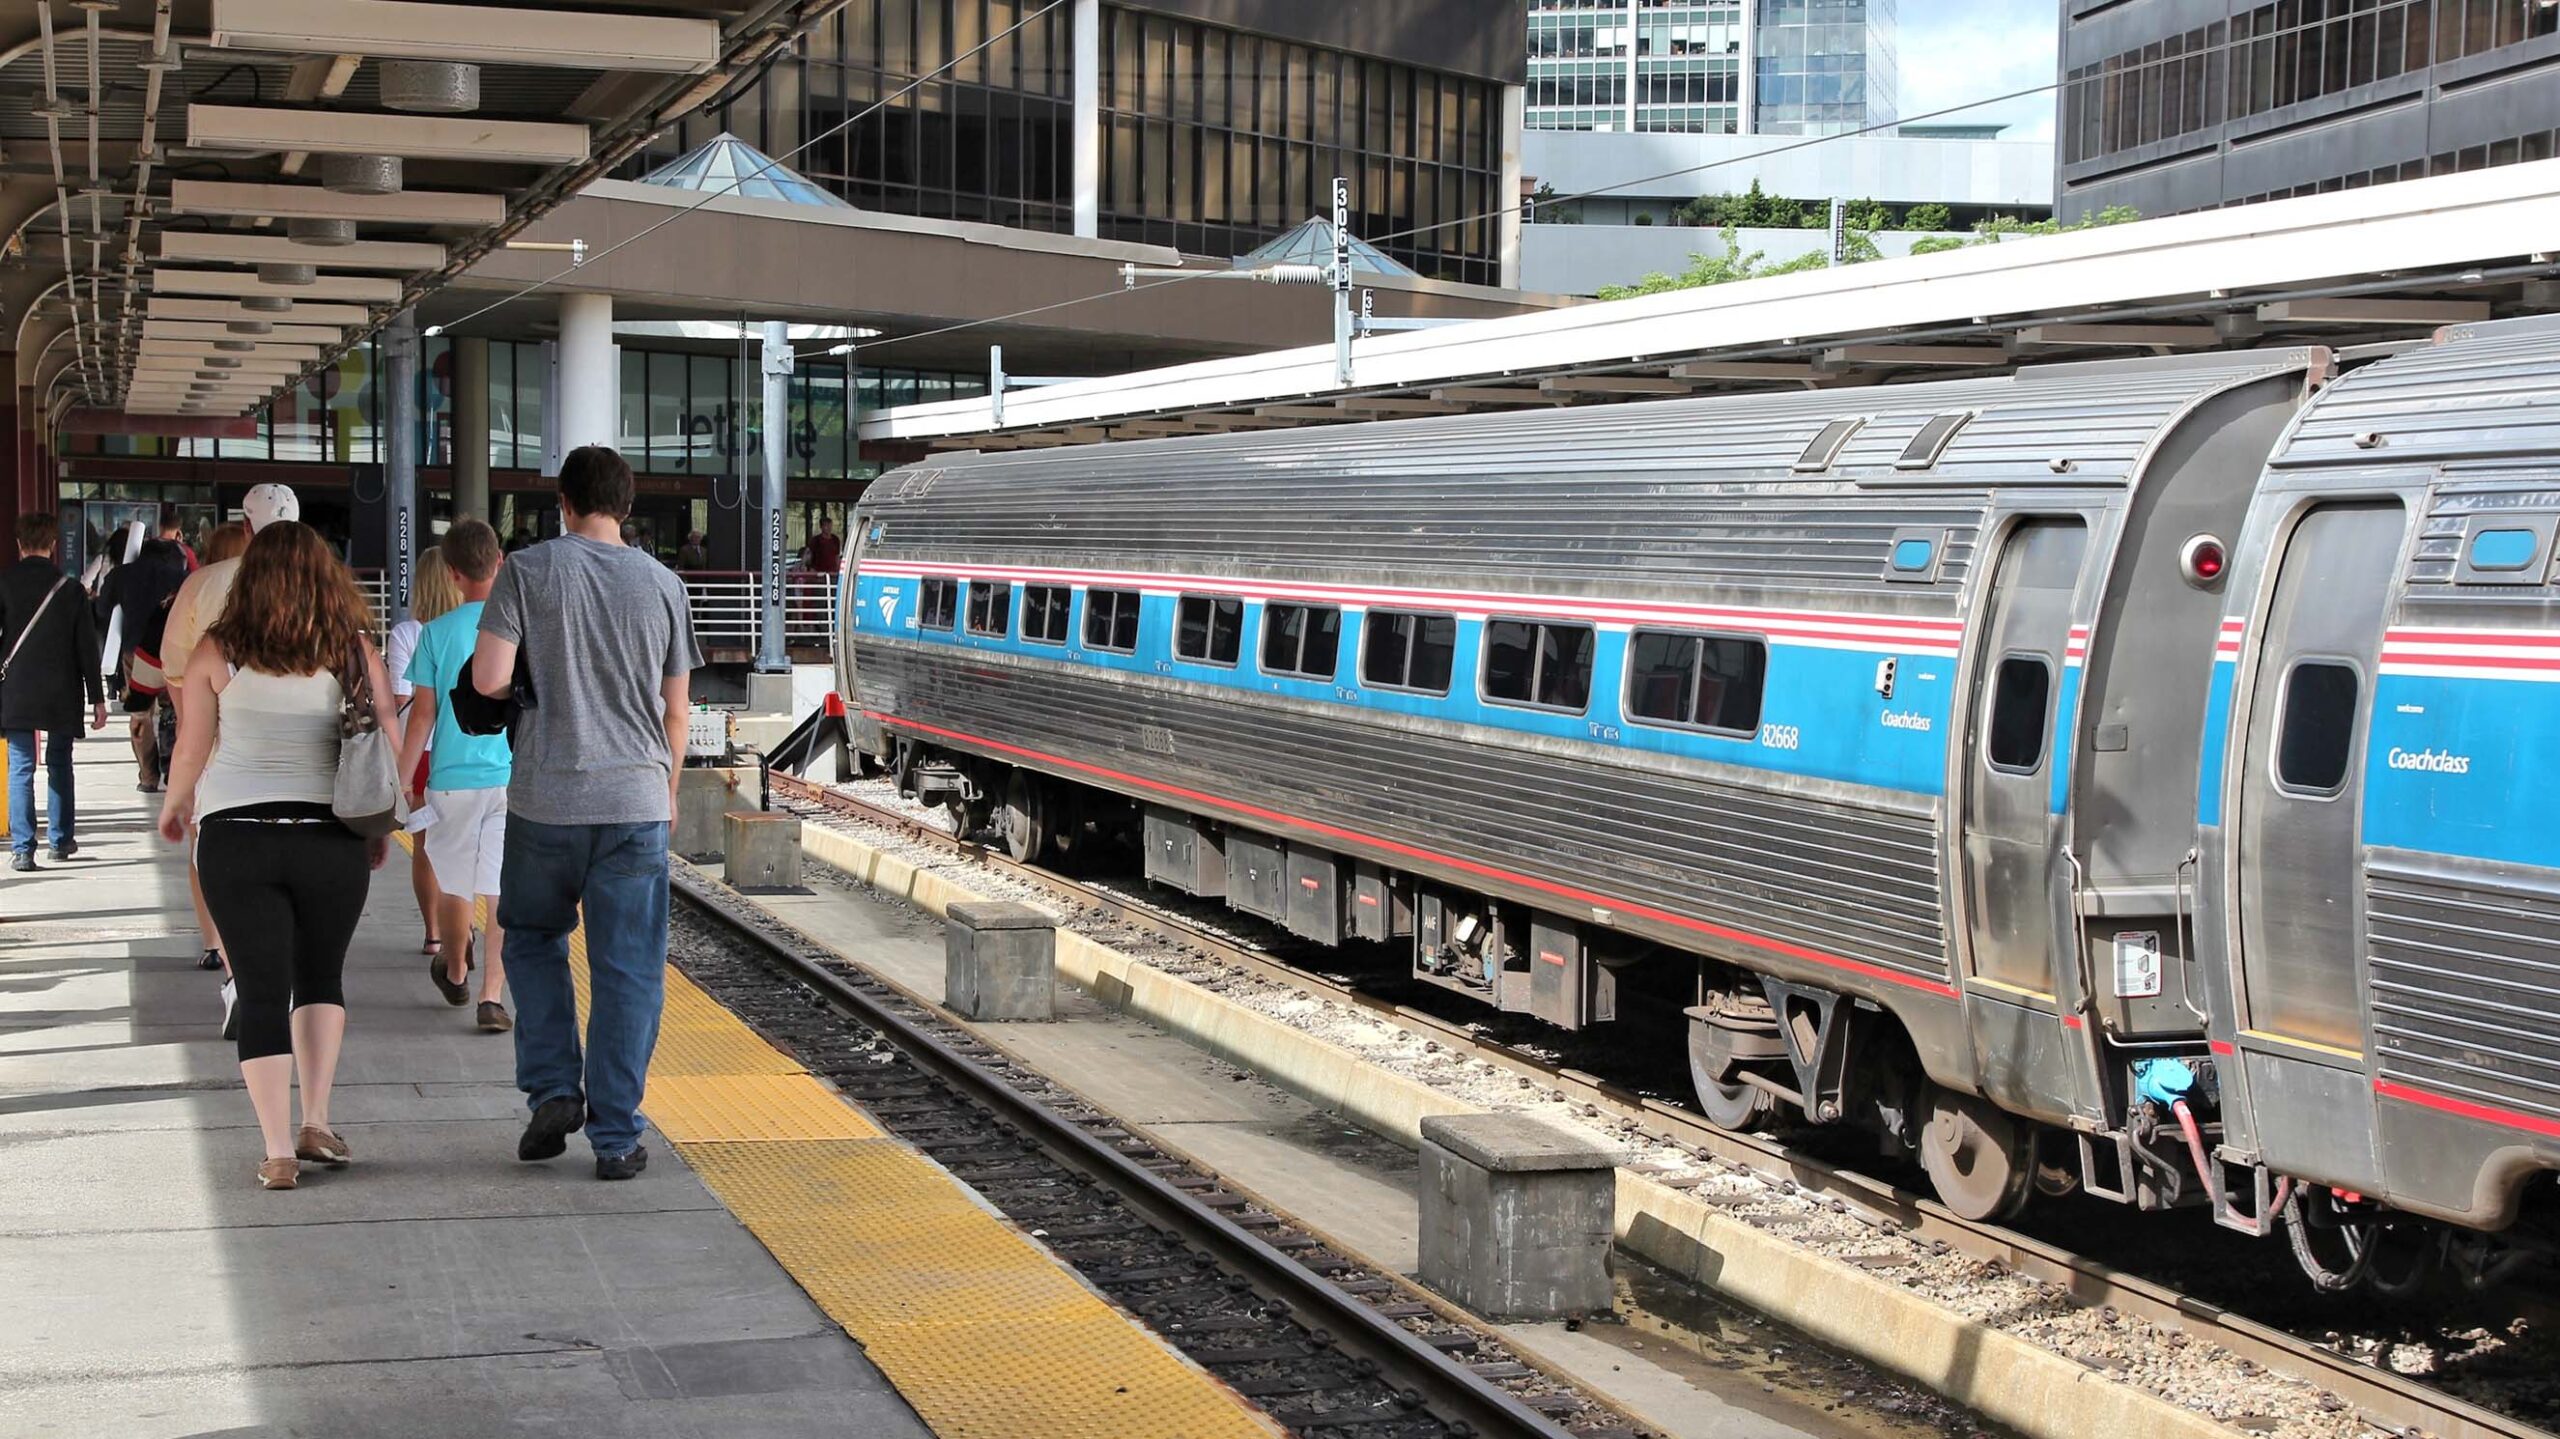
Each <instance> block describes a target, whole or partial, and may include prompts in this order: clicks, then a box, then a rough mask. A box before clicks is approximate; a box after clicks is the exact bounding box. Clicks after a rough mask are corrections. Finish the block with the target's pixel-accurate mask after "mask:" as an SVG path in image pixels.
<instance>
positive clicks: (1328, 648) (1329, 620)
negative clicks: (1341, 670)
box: [1262, 604, 1342, 680]
mask: <svg viewBox="0 0 2560 1439" xmlns="http://www.w3.org/2000/svg"><path fill="white" fill-rule="evenodd" d="M1341 650H1342V611H1340V610H1338V609H1335V608H1334V607H1333V606H1331V605H1282V604H1266V605H1264V606H1263V607H1262V672H1263V673H1264V674H1267V675H1299V676H1302V677H1304V678H1307V679H1316V680H1330V679H1332V678H1333V672H1334V668H1335V666H1336V665H1337V664H1338V663H1339V662H1340V656H1341Z"/></svg>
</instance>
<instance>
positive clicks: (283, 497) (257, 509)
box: [240, 485, 302, 535]
mask: <svg viewBox="0 0 2560 1439" xmlns="http://www.w3.org/2000/svg"><path fill="white" fill-rule="evenodd" d="M240 514H241V517H242V518H244V519H246V520H247V521H248V522H249V533H251V534H253V535H254V534H256V533H257V532H258V531H260V530H263V529H265V528H266V527H267V526H269V525H272V524H274V523H275V522H276V521H278V520H298V519H301V518H302V501H300V500H298V499H296V498H294V494H293V487H292V486H290V485H257V486H254V487H252V488H251V489H250V491H249V494H248V497H247V498H246V499H243V500H242V501H241V502H240Z"/></svg>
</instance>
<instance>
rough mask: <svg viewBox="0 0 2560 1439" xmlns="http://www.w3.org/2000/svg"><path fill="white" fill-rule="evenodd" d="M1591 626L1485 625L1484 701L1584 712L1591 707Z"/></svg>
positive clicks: (1528, 622)
mask: <svg viewBox="0 0 2560 1439" xmlns="http://www.w3.org/2000/svg"><path fill="white" fill-rule="evenodd" d="M1595 642H1596V640H1595V636H1594V634H1593V631H1592V629H1591V627H1590V626H1589V625H1555V624H1540V623H1538V622H1536V621H1533V620H1493V621H1490V622H1488V623H1487V624H1486V625H1485V627H1484V697H1485V698H1486V699H1489V700H1497V701H1499V702H1501V703H1503V704H1515V705H1531V706H1535V707H1536V708H1539V709H1557V710H1571V711H1573V712H1574V713H1575V714H1580V713H1582V711H1583V710H1584V709H1585V708H1586V707H1588V706H1589V705H1590V703H1591V655H1592V649H1593V646H1594V644H1595Z"/></svg>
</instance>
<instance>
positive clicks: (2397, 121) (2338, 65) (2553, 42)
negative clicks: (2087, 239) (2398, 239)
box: [2056, 0, 2560, 220]
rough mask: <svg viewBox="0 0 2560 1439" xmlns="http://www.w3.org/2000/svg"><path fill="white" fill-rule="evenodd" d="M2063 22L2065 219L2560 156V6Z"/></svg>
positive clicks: (2066, 17) (2117, 15) (2520, 3)
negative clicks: (2559, 136) (2113, 208)
mask: <svg viewBox="0 0 2560 1439" xmlns="http://www.w3.org/2000/svg"><path fill="white" fill-rule="evenodd" d="M2062 21H2063V32H2062V60H2061V64H2062V82H2063V84H2062V95H2061V105H2060V114H2059V119H2058V123H2057V127H2056V131H2057V138H2058V140H2059V146H2058V149H2059V155H2058V170H2057V174H2056V192H2057V202H2058V204H2059V206H2060V210H2061V214H2062V216H2063V218H2064V219H2065V220H2073V219H2077V218H2079V217H2081V216H2084V215H2088V214H2091V213H2093V212H2095V211H2097V210H2099V209H2102V208H2105V207H2107V206H2110V205H2129V206H2132V207H2133V208H2134V209H2136V210H2138V211H2140V212H2141V213H2142V214H2144V215H2146V216H2149V215H2167V214H2175V213H2178V212H2181V211H2187V210H2206V209H2212V208H2214V207H2216V206H2221V205H2238V204H2247V203H2250V202H2252V201H2257V200H2269V199H2277V198H2281V197H2283V196H2287V195H2299V194H2306V193H2311V192H2315V191H2322V190H2339V189H2348V188H2352V187H2355V186H2359V185H2371V184H2379V183H2383V182H2387V181H2392V180H2404V179H2414V178H2416V177H2418V176H2421V175H2432V174H2441V173H2444V172H2447V171H2455V170H2474V169H2479V168H2482V167H2484V166H2488V165H2500V164H2507V163H2510V162H2513V161H2518V160H2535V159H2542V158H2544V157H2547V156H2549V155H2552V154H2553V153H2555V136H2554V132H2555V130H2560V3H2556V0H2281V3H2275V4H2252V3H2248V0H2219V3H2210V4H2197V3H2193V0H2129V3H2127V0H2118V3H2100V0H2064V3H2063V11H2062Z"/></svg>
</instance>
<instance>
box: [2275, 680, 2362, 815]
mask: <svg viewBox="0 0 2560 1439" xmlns="http://www.w3.org/2000/svg"><path fill="white" fill-rule="evenodd" d="M2362 690H2363V681H2362V680H2360V679H2359V678H2357V676H2356V671H2355V666H2353V665H2348V664H2341V663H2339V662H2338V661H2336V660H2303V661H2301V662H2300V663H2298V664H2296V665H2295V666H2294V667H2293V673H2292V674H2290V675H2287V676H2286V677H2285V682H2284V720H2283V728H2282V729H2281V730H2279V731H2278V732H2277V736H2276V779H2277V781H2278V782H2279V783H2281V784H2282V785H2283V786H2284V787H2285V788H2286V789H2289V790H2294V791H2296V792H2298V793H2303V794H2336V793H2337V792H2338V791H2339V790H2341V789H2344V788H2345V787H2346V783H2347V757H2348V756H2349V755H2350V754H2351V753H2353V752H2354V749H2355V735H2356V700H2357V697H2358V696H2359V695H2360V694H2361V692H2362Z"/></svg>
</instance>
